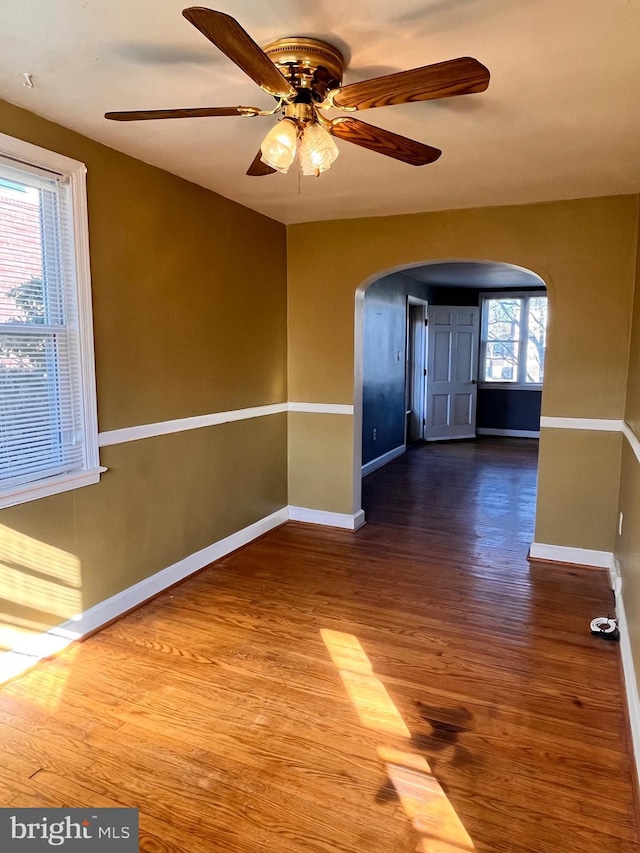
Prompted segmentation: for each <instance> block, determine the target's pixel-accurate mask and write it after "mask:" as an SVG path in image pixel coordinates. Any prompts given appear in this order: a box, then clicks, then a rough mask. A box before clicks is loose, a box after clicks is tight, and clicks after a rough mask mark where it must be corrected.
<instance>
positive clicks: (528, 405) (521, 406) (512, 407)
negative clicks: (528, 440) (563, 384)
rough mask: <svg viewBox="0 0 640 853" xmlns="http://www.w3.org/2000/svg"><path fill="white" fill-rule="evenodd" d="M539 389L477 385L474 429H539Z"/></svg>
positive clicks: (540, 395) (540, 400)
mask: <svg viewBox="0 0 640 853" xmlns="http://www.w3.org/2000/svg"><path fill="white" fill-rule="evenodd" d="M541 402H542V391H521V390H518V389H516V388H512V389H505V388H480V389H479V390H478V412H477V416H476V427H477V428H478V429H523V430H532V431H534V432H537V431H538V430H539V429H540V406H541Z"/></svg>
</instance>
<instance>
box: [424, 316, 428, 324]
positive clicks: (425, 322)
mask: <svg viewBox="0 0 640 853" xmlns="http://www.w3.org/2000/svg"><path fill="white" fill-rule="evenodd" d="M424 324H425V326H428V325H429V318H428V317H425V318H424Z"/></svg>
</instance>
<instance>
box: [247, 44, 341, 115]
mask: <svg viewBox="0 0 640 853" xmlns="http://www.w3.org/2000/svg"><path fill="white" fill-rule="evenodd" d="M263 50H264V52H265V53H266V54H267V56H268V57H269V59H270V60H271V61H272V62H273V63H274V65H275V66H276V67H277V68H278V70H279V71H280V72H281V74H283V75H284V77H286V79H287V80H289V82H290V83H291V85H292V86H293V87H294V88H295V89H296V90H297V91H298V98H296V102H297V103H306V102H307V101H306V100H305V99H306V98H308V97H309V96H308V95H307V94H306V93H307V92H309V93H310V95H311V99H313V100H315V101H323V100H324V99H325V97H326V95H327V92H330V91H331V90H332V89H337V88H338V87H339V86H340V84H341V83H342V74H343V72H344V58H343V56H342V54H341V53H340V51H339V50H338V49H337V48H335V47H333V46H332V45H330V44H327V43H326V42H324V41H320V40H319V39H312V38H303V37H299V36H294V37H290V38H284V39H278V40H277V41H273V42H270V43H269V44H268V45H266V46H265V47H264V48H263ZM309 102H310V101H309Z"/></svg>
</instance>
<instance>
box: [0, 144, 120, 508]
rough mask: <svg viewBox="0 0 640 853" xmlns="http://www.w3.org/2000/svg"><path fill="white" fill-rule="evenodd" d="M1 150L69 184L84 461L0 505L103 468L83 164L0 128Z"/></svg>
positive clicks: (65, 487)
mask: <svg viewBox="0 0 640 853" xmlns="http://www.w3.org/2000/svg"><path fill="white" fill-rule="evenodd" d="M0 155H2V156H4V157H9V158H12V159H14V160H16V161H17V163H18V164H20V163H24V164H26V165H27V166H34V167H36V168H40V169H45V170H46V171H48V172H55V173H58V174H62V175H64V176H65V177H66V178H67V179H68V180H69V183H70V186H71V209H72V215H73V243H74V259H75V273H76V292H77V299H78V331H79V347H80V371H81V377H82V414H83V424H84V459H85V464H84V467H83V468H82V469H80V470H77V471H72V472H70V473H68V474H61V475H59V476H54V477H45V478H43V479H42V480H37V481H35V482H33V483H27V484H25V485H23V486H16V487H14V488H13V489H11V491H7V492H4V493H3V494H1V495H0V509H2V508H4V507H8V506H15V505H16V504H20V503H25V502H27V501H33V500H37V499H38V498H43V497H47V496H48V495H55V494H58V493H59V492H67V491H69V490H71V489H76V488H79V487H80V486H88V485H91V484H93V483H97V482H98V481H99V480H100V474H101V472H103V471H106V470H107V469H106V468H103V467H101V466H100V455H99V449H98V406H97V398H96V379H95V375H96V371H95V358H94V348H93V313H92V309H91V265H90V256H89V219H88V209H87V167H86V166H85V165H84V163H81V162H80V161H79V160H72V159H71V158H70V157H65V156H64V155H63V154H58V153H56V152H55V151H47V149H46V148H40V146H38V145H32V144H31V143H30V142H25V141H24V140H22V139H14V138H13V137H12V136H7V135H6V134H4V133H0Z"/></svg>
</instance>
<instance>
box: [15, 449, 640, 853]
mask: <svg viewBox="0 0 640 853" xmlns="http://www.w3.org/2000/svg"><path fill="white" fill-rule="evenodd" d="M536 444H537V443H536V442H535V441H532V440H522V439H520V440H518V439H499V440H496V439H482V440H479V441H477V442H460V443H456V444H447V445H443V444H436V445H427V446H423V447H419V448H417V449H415V450H412V451H410V452H409V453H408V454H406V455H405V456H404V457H402V458H400V459H398V460H396V461H395V462H393V463H392V464H390V465H388V466H386V467H385V468H384V469H382V470H380V471H378V472H376V473H374V474H372V475H370V476H369V477H367V478H366V480H365V481H364V506H365V511H366V514H367V520H368V523H367V524H366V525H365V526H364V527H363V528H362V529H361V530H360V531H359V532H358V533H356V534H355V535H354V534H353V533H349V532H346V531H339V530H331V529H328V528H321V527H312V526H308V525H303V524H297V523H289V524H287V525H285V526H283V527H281V528H279V529H278V530H275V531H273V532H272V533H270V534H268V535H266V536H265V537H263V538H262V539H260V540H258V541H256V542H254V543H252V544H251V545H249V546H247V547H246V548H244V549H242V550H241V551H238V552H236V553H235V554H233V555H231V556H229V557H227V558H225V559H224V560H221V561H220V562H218V563H217V564H215V565H213V566H212V567H210V568H209V569H206V570H204V571H203V572H201V573H200V574H198V575H196V576H195V577H192V578H191V579H189V580H187V581H185V582H184V583H182V584H181V585H180V586H178V587H175V588H174V589H172V590H169V591H168V592H166V593H164V594H163V595H161V596H159V597H158V598H157V599H155V600H154V601H152V602H151V603H150V604H148V605H147V606H146V607H144V608H141V609H139V610H138V611H136V612H134V613H132V614H130V615H129V616H127V617H125V618H123V619H121V620H120V621H118V622H116V623H115V624H114V625H112V626H110V627H109V628H107V629H105V630H104V631H102V632H101V633H100V634H98V635H96V636H95V637H93V638H91V639H89V640H87V641H86V642H85V643H83V644H80V645H78V646H76V647H74V648H72V649H70V650H69V651H68V652H67V653H66V654H64V655H62V656H60V657H59V658H57V659H56V660H53V661H50V662H48V663H44V664H42V665H41V666H39V667H38V668H37V669H36V670H34V671H33V672H32V673H30V674H28V675H27V676H25V677H23V678H22V679H19V680H17V681H15V682H13V683H11V684H9V685H7V686H6V687H5V688H4V689H3V690H0V754H1V756H2V760H1V761H0V805H2V806H4V805H9V804H11V805H16V806H38V807H42V806H46V805H51V806H54V805H59V806H62V805H65V806H93V807H99V806H108V805H114V806H115V805H124V806H137V807H139V808H140V824H141V827H142V833H141V845H140V849H141V850H143V851H147V853H178V851H181V853H211V851H224V853H258V851H260V853H263V851H265V850H271V851H274V853H303V851H304V853H365V851H366V853H413V851H416V850H418V851H422V853H460V851H470V850H477V851H479V853H578V851H580V853H583V851H584V850H593V849H600V850H611V851H614V850H615V851H616V853H635V852H636V851H637V850H638V827H637V817H636V810H635V803H634V795H633V786H632V769H631V758H630V745H629V744H630V741H629V737H628V735H627V730H626V721H625V716H624V713H623V699H622V690H621V686H620V685H621V680H620V679H621V676H620V665H619V649H618V647H617V646H616V644H613V643H606V642H603V641H602V640H599V639H597V638H594V637H592V636H591V635H590V634H589V621H590V620H591V619H592V618H593V617H594V616H598V615H602V614H606V613H607V612H608V611H609V610H610V608H611V602H612V597H611V592H610V590H609V588H608V583H607V576H606V573H605V572H599V571H597V570H589V569H581V568H577V567H570V566H564V567H563V566H559V565H554V564H545V563H532V564H529V563H528V562H527V559H526V556H527V549H528V546H529V543H530V542H531V539H532V532H533V531H532V525H533V510H534V502H535V476H536V449H537V448H536Z"/></svg>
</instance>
